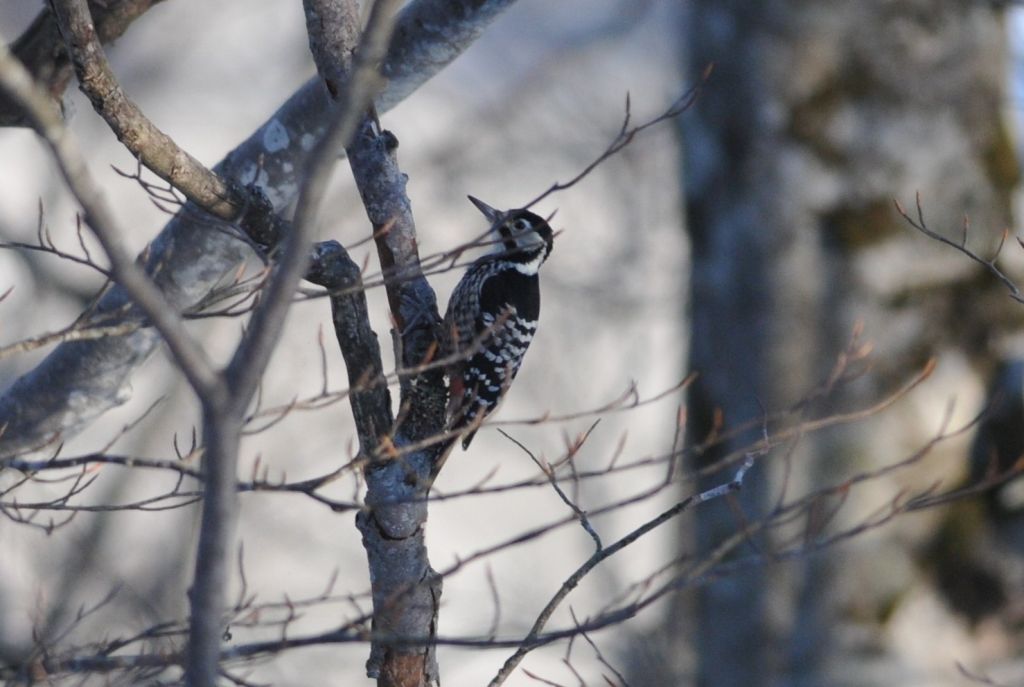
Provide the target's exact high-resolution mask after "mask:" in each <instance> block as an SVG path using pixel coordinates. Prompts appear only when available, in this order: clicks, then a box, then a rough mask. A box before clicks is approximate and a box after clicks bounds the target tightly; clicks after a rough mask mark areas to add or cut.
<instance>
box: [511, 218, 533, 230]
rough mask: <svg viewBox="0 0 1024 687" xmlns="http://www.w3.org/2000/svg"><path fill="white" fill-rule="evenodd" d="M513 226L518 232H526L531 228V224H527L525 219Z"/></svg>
mask: <svg viewBox="0 0 1024 687" xmlns="http://www.w3.org/2000/svg"><path fill="white" fill-rule="evenodd" d="M512 226H513V227H514V228H515V230H516V231H526V230H527V229H529V228H530V223H529V222H527V221H526V220H525V219H517V220H516V221H515V222H514V223H513V224H512Z"/></svg>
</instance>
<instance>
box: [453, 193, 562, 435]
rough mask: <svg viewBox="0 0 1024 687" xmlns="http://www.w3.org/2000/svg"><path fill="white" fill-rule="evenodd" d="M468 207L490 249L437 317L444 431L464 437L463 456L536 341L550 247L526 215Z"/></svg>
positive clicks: (538, 223) (546, 229) (542, 225)
mask: <svg viewBox="0 0 1024 687" xmlns="http://www.w3.org/2000/svg"><path fill="white" fill-rule="evenodd" d="M469 200H470V201H472V203H473V205H475V206H476V207H477V209H478V210H480V212H482V213H483V214H484V217H486V218H487V220H488V221H489V222H490V223H491V229H490V234H491V235H492V238H493V240H494V242H495V247H494V250H493V251H492V252H491V253H489V254H487V255H485V256H483V257H482V258H479V259H478V260H476V261H475V262H473V264H471V265H470V266H469V268H468V269H467V270H466V273H465V274H464V275H463V277H462V279H461V280H460V281H459V283H458V285H457V286H456V287H455V290H454V291H453V292H452V296H451V298H450V299H449V301H448V311H447V312H446V313H445V316H444V332H443V346H444V348H443V351H444V353H445V355H446V357H449V358H452V359H453V362H452V363H450V364H449V366H448V369H447V372H448V379H449V398H448V410H447V428H448V431H450V432H459V431H460V430H466V431H468V433H467V434H465V436H464V437H463V439H462V448H463V449H466V448H468V447H469V443H470V442H471V441H472V440H473V435H475V434H476V430H477V428H478V427H479V426H480V423H481V422H482V421H483V419H484V418H485V417H486V416H487V415H488V414H489V413H491V411H493V410H494V409H495V408H496V407H497V405H498V404H499V403H500V402H501V399H502V397H503V396H504V394H505V392H506V391H507V390H508V387H509V385H510V384H511V383H512V380H513V379H515V376H516V373H517V372H518V371H519V366H520V364H522V362H523V356H524V355H525V354H526V349H527V348H528V347H529V346H530V341H532V340H533V336H534V334H536V333H537V320H538V317H539V316H540V283H539V280H538V278H537V273H538V271H539V270H540V266H541V265H543V264H544V261H545V260H547V257H548V255H550V254H551V247H552V244H553V240H554V234H553V232H552V231H551V227H550V226H549V225H548V223H547V221H546V220H544V219H543V218H541V217H538V216H537V215H535V214H533V213H532V212H530V211H529V210H522V209H518V210H507V211H505V212H501V211H499V210H495V209H494V208H492V207H491V206H489V205H487V204H486V203H483V202H481V201H479V200H477V199H476V198H474V197H473V196H469Z"/></svg>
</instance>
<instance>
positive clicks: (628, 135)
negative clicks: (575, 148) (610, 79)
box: [523, 64, 714, 208]
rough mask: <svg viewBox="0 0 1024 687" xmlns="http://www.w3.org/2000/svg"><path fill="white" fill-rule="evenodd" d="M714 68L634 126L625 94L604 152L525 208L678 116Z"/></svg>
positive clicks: (706, 70) (573, 183) (562, 188)
mask: <svg viewBox="0 0 1024 687" xmlns="http://www.w3.org/2000/svg"><path fill="white" fill-rule="evenodd" d="M713 68H714V65H713V64H709V65H708V66H707V67H706V68H705V69H704V73H703V74H702V75H701V78H700V81H698V82H697V84H696V85H695V86H692V87H690V88H689V89H687V90H686V91H685V92H684V93H683V94H682V95H680V96H679V97H678V98H677V99H676V100H675V101H674V102H673V103H672V104H671V105H669V106H668V108H666V109H665V110H664V111H663V112H662V113H661V114H659V115H657V116H655V117H652V118H651V119H648V120H647V121H645V122H643V123H641V124H637V125H636V126H633V127H630V125H629V124H630V119H631V118H632V111H631V108H630V99H629V94H628V93H627V94H626V113H625V116H624V117H623V120H622V126H621V127H620V128H619V133H618V135H617V136H616V137H615V138H614V139H613V140H612V142H611V143H609V144H608V147H607V148H605V150H604V152H603V153H601V154H600V155H598V156H597V157H596V158H595V159H594V161H593V162H591V163H590V164H589V165H587V166H586V167H584V168H583V170H582V171H581V172H580V173H579V174H577V175H576V176H574V177H573V178H572V179H569V181H564V182H555V183H554V184H552V185H551V186H550V187H549V188H548V189H547V190H546V191H544V192H543V193H541V194H540V195H539V196H537V197H536V198H534V199H533V200H531V201H530V202H529V203H527V204H526V205H524V206H523V207H525V208H530V207H533V206H534V205H536V204H537V203H539V202H540V201H542V200H544V199H545V198H547V197H548V196H550V195H551V194H552V193H557V192H559V191H564V190H566V189H568V188H572V187H573V186H575V185H576V184H578V183H579V182H581V181H583V179H585V178H586V177H587V176H589V175H590V173H591V172H593V171H594V170H595V169H597V168H598V167H599V166H601V165H602V164H603V163H604V162H605V161H606V160H607V159H608V158H610V157H612V156H613V155H615V154H616V153H618V152H619V151H621V150H622V149H623V148H625V147H626V146H628V145H629V144H630V143H632V142H633V139H634V138H636V136H637V134H639V133H641V132H643V131H644V130H646V129H649V128H651V127H652V126H656V125H657V124H660V123H661V122H664V121H665V120H668V119H673V118H675V117H678V116H679V115H681V114H682V113H684V112H686V111H687V110H688V109H690V107H691V106H692V105H693V104H694V103H695V102H697V98H698V97H699V96H700V92H701V90H702V89H703V88H704V84H705V83H707V80H708V79H709V78H711V72H712V70H713Z"/></svg>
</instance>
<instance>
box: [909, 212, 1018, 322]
mask: <svg viewBox="0 0 1024 687" xmlns="http://www.w3.org/2000/svg"><path fill="white" fill-rule="evenodd" d="M893 204H894V205H895V206H896V212H898V213H900V215H901V216H902V217H903V219H905V220H906V221H907V223H908V224H910V226H912V227H913V228H914V229H916V230H917V231H919V232H921V233H922V234H924V235H925V236H927V237H928V238H930V239H932V240H933V241H938V242H939V243H942V244H945V245H947V246H950V247H951V248H955V249H956V250H957V251H959V252H960V253H962V254H964V255H966V256H967V257H968V258H970V259H971V260H973V261H974V262H976V263H978V264H979V265H981V266H982V267H984V268H985V269H987V270H988V271H989V272H990V273H991V274H992V276H994V277H995V278H996V279H998V280H999V281H1000V282H1002V284H1003V285H1004V286H1005V287H1006V289H1007V291H1009V292H1010V298H1012V299H1013V300H1015V301H1017V302H1018V303H1024V293H1021V290H1020V288H1019V287H1018V286H1017V284H1016V283H1015V282H1014V281H1013V280H1012V279H1010V278H1009V277H1008V276H1006V274H1005V273H1004V272H1003V271H1002V270H1000V269H999V268H998V267H997V266H996V259H997V258H998V257H999V254H1000V253H1001V252H1002V250H1003V245H1004V244H1005V243H1006V238H1007V235H1008V234H1009V230H1008V229H1004V230H1003V234H1002V237H1001V238H1000V239H999V246H997V247H996V250H995V252H994V253H993V255H992V257H991V258H983V257H981V256H980V255H978V254H977V253H975V252H974V251H973V250H972V249H970V248H968V247H967V235H968V233H969V231H970V221H969V220H968V219H967V218H966V217H964V220H963V233H962V235H961V239H960V240H959V241H952V240H950V239H948V238H946V237H945V236H943V235H942V234H940V233H938V232H936V231H933V230H932V229H930V228H929V227H928V224H927V223H926V222H925V220H924V209H923V208H922V206H921V194H920V193H918V194H916V196H915V205H916V207H917V212H916V217H911V216H910V214H909V213H908V212H907V211H906V209H904V207H903V205H901V204H900V202H899V201H898V200H896V199H893Z"/></svg>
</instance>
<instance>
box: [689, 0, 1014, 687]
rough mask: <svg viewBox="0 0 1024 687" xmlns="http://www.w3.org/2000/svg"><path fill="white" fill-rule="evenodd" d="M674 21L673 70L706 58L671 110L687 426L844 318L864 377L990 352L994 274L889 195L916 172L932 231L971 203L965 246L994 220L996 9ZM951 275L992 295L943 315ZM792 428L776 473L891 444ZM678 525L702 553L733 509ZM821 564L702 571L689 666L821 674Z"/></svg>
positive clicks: (820, 362) (998, 126)
mask: <svg viewBox="0 0 1024 687" xmlns="http://www.w3.org/2000/svg"><path fill="white" fill-rule="evenodd" d="M687 21H688V26H687V27H686V28H687V41H688V43H687V47H688V51H689V52H688V55H687V59H688V62H689V67H690V71H691V73H692V74H698V73H700V71H701V70H702V69H703V68H704V67H705V66H706V65H707V63H709V62H714V63H715V73H714V75H713V76H712V78H711V80H710V83H709V84H708V87H707V88H706V90H705V92H704V94H703V95H702V97H701V98H700V99H699V100H698V103H697V105H696V107H695V110H694V112H693V115H692V116H691V117H688V118H685V119H683V120H682V135H683V138H684V141H685V147H686V170H685V171H686V185H687V188H686V193H687V203H688V204H687V227H688V231H689V233H690V237H691V240H692V244H693V273H692V278H691V284H692V303H693V305H692V307H693V311H692V341H691V351H692V354H691V355H692V360H691V367H692V369H693V370H695V371H698V372H699V373H700V377H699V378H698V381H697V382H696V383H695V384H694V386H693V387H691V394H690V398H689V409H690V417H691V422H690V427H689V429H690V438H691V441H697V440H700V439H701V438H703V436H704V435H705V433H706V432H707V431H708V430H709V428H710V427H711V423H712V418H713V417H714V414H715V413H716V411H718V410H721V412H722V416H723V418H724V422H725V425H726V427H728V426H731V425H735V424H738V423H742V422H745V421H751V420H754V421H756V420H757V419H758V418H759V417H760V416H761V415H762V413H763V412H764V409H767V410H769V411H772V410H781V409H783V408H785V407H786V406H787V405H788V404H791V403H793V402H794V401H796V400H798V399H799V398H800V397H801V394H803V393H805V392H806V391H808V390H809V389H810V388H811V387H812V385H813V384H814V383H815V382H817V381H818V380H820V379H822V378H823V376H824V373H825V372H826V371H827V370H828V368H829V367H830V366H831V364H832V363H833V361H834V359H835V356H836V354H837V353H838V352H839V351H840V350H841V349H842V348H843V344H844V342H845V341H846V340H847V339H848V338H849V336H850V332H851V331H852V328H853V322H854V321H855V320H857V319H863V320H864V321H865V322H866V331H867V338H869V339H871V340H872V341H874V342H875V343H876V350H877V353H876V355H875V359H876V360H877V366H876V372H877V374H876V375H875V376H874V377H873V378H872V381H871V383H870V384H867V385H865V387H868V388H866V389H865V391H867V392H869V393H870V391H871V387H874V388H875V389H878V388H891V382H892V381H893V380H896V379H905V378H906V377H908V376H909V375H910V374H911V372H912V371H913V370H914V369H915V366H918V365H919V364H920V363H921V362H922V361H923V360H924V359H926V358H927V356H929V355H931V354H933V353H936V352H939V351H941V350H943V349H946V348H957V349H959V350H961V351H963V352H965V353H966V354H967V355H968V356H969V357H971V358H972V359H974V360H978V361H984V360H987V359H988V358H989V357H990V356H991V354H992V351H991V348H990V346H989V344H990V342H991V332H992V331H993V330H994V329H995V326H994V324H993V323H994V322H998V321H1003V322H1004V323H1005V322H1013V321H1019V320H1018V319H1017V318H1019V315H1014V314H1013V311H1012V306H1011V305H1010V303H1011V302H1010V300H1009V299H1008V298H1005V297H1003V298H1002V299H1001V300H1000V299H999V298H998V297H995V298H993V297H992V294H998V292H999V288H1000V287H998V286H996V285H995V284H994V283H990V282H989V281H987V280H985V279H984V278H983V277H980V276H979V275H980V274H981V272H982V270H980V269H979V268H977V266H972V265H970V264H969V262H968V261H966V260H964V259H963V258H962V256H955V255H951V254H948V253H946V252H945V251H944V250H943V249H942V247H940V246H937V245H933V244H930V243H929V242H928V241H927V240H926V239H924V238H923V237H922V236H921V235H919V234H916V233H914V232H913V231H912V230H910V229H909V228H908V227H907V226H906V225H905V223H903V221H902V220H901V218H900V217H899V216H898V215H897V214H896V213H895V212H894V211H893V209H892V200H891V199H892V198H894V197H895V198H899V199H902V200H903V202H904V204H907V205H912V204H913V198H914V194H915V192H917V191H920V192H921V193H922V196H923V198H924V202H925V208H926V211H927V214H928V216H929V217H930V218H931V219H932V220H933V224H934V225H935V227H933V228H938V227H939V226H940V225H941V226H942V227H944V228H947V229H949V230H952V231H956V232H958V231H959V218H961V217H962V216H963V214H964V213H968V214H969V215H971V218H972V225H973V226H974V227H976V230H975V232H976V234H975V235H973V236H972V243H973V244H974V245H976V246H977V247H978V249H979V250H981V251H984V250H985V246H986V245H991V239H992V236H993V234H994V233H997V232H1000V231H1001V230H1002V228H1003V227H1004V226H1006V223H1007V222H1008V221H1009V200H1008V199H1009V193H1010V189H1011V187H1012V186H1013V184H1014V183H1015V182H1016V165H1015V162H1014V161H1013V151H1012V148H1011V146H1010V145H1009V142H1008V137H1007V135H1006V130H1005V128H1004V124H1003V122H1002V121H1001V119H1000V106H1001V104H1002V102H1003V98H1004V92H1003V90H1004V88H1003V81H1004V70H1005V60H1004V57H1005V55H1004V43H1005V39H1004V36H1003V26H1002V22H1001V16H1000V13H999V12H998V11H997V10H995V9H993V8H992V5H990V4H988V3H962V2H956V1H954V0H906V1H904V2H882V1H881V0H872V1H870V2H860V3H849V2H843V1H842V0H832V1H828V2H811V3H809V2H800V1H798V0H787V1H783V2H773V3H754V4H751V3H747V2H741V1H739V0H731V1H727V2H722V1H721V0H693V2H692V3H691V13H690V15H689V17H688V19H687ZM986 242H987V243H986ZM965 287H969V288H973V289H975V291H974V292H973V293H974V294H976V298H978V299H979V300H978V301H977V302H986V304H987V301H988V300H989V299H991V301H992V303H993V305H994V307H992V308H990V309H987V310H983V309H982V308H981V307H978V308H977V309H975V308H968V309H967V310H966V312H965V311H963V310H961V311H960V312H958V303H961V300H960V299H961V297H958V293H960V292H962V290H963V289H964V288H965ZM814 412H816V413H819V414H820V413H824V412H828V408H826V407H820V408H816V409H814ZM754 434H756V433H754ZM754 434H749V433H748V434H746V435H741V436H739V437H737V438H736V440H734V441H730V442H728V443H727V444H726V445H724V446H722V447H721V450H716V451H713V452H710V453H708V454H705V455H704V456H702V457H701V462H702V464H710V463H712V462H713V461H714V460H715V459H716V457H718V456H720V455H723V454H724V453H725V452H728V451H731V450H734V449H736V448H739V447H741V446H743V445H745V444H748V443H750V442H751V440H752V439H753V438H754ZM893 441H894V443H895V442H896V437H893ZM804 446H805V449H808V450H806V455H804V456H802V457H801V458H800V460H801V462H800V463H799V467H798V468H797V473H798V474H796V475H795V476H793V477H792V478H791V480H792V481H791V484H790V488H802V487H806V486H809V485H813V484H821V483H825V482H826V481H827V482H828V483H835V482H837V481H839V480H840V479H841V476H842V475H844V474H849V472H850V470H853V469H857V468H861V469H862V468H864V467H865V466H868V465H870V464H871V461H872V460H876V459H879V460H880V459H884V458H886V457H889V458H891V457H892V455H891V454H890V455H889V456H878V457H874V456H869V455H865V453H864V451H865V447H866V445H865V441H864V440H863V439H856V440H855V439H853V438H852V437H851V436H849V435H844V434H843V433H835V434H833V435H831V436H829V437H826V438H824V439H822V440H820V441H819V442H818V443H817V444H816V445H815V446H813V449H812V447H810V445H809V443H808V442H805V444H804ZM804 460H807V461H810V462H806V463H805V462H802V461H804ZM769 465H770V463H769ZM768 477H769V475H767V474H764V472H762V474H761V475H760V476H758V475H752V476H751V478H749V479H748V481H747V483H746V486H745V488H744V491H743V493H742V501H741V503H742V507H743V509H744V512H745V515H746V517H748V518H757V517H759V516H760V515H762V514H763V513H764V509H765V507H766V505H767V504H768V503H769V501H770V499H771V498H772V497H773V496H774V495H775V492H774V491H772V490H771V487H772V484H771V481H770V480H769V479H768ZM697 527H698V534H697V539H698V546H699V547H700V548H701V549H702V550H705V551H706V550H707V549H708V548H709V547H711V546H713V545H714V544H715V543H716V542H718V541H720V540H721V539H722V538H723V536H725V535H726V534H728V533H732V532H735V531H736V530H737V529H738V528H739V527H740V522H739V521H738V520H737V518H736V516H735V514H734V513H733V512H731V511H730V510H729V509H728V508H707V509H703V510H699V511H698V525H697ZM758 545H759V546H769V547H770V542H767V541H765V540H759V541H758ZM744 553H746V554H748V555H749V554H750V553H751V551H749V550H748V551H745V552H744ZM840 561H841V559H840V558H837V557H834V556H830V557H829V558H823V559H820V562H810V563H807V564H806V569H805V570H804V571H803V578H804V581H805V582H804V586H803V589H802V590H798V591H796V592H795V593H794V592H793V590H792V588H788V587H789V585H790V584H792V582H788V583H785V584H783V583H780V582H779V577H780V576H779V575H774V574H773V575H772V576H771V577H769V575H768V571H767V569H766V567H762V568H760V569H757V570H754V571H751V572H748V573H744V574H742V575H734V576H730V577H729V578H727V579H723V580H718V581H714V582H710V583H709V584H708V585H707V586H706V587H705V588H704V589H702V590H701V592H700V593H699V597H698V599H697V607H698V608H697V612H696V618H695V621H694V632H695V633H696V637H695V642H696V649H697V662H698V666H697V676H698V679H697V684H699V685H707V686H718V685H746V686H750V687H754V686H757V685H767V684H786V681H785V680H784V679H783V680H780V676H788V677H790V678H792V679H793V680H794V682H800V683H801V684H815V685H824V684H829V680H830V679H834V678H829V677H828V675H826V672H824V671H823V672H818V669H819V667H820V666H822V665H823V664H824V662H825V661H826V660H827V658H826V657H827V656H828V655H829V654H831V653H834V652H837V651H839V652H841V651H842V650H843V649H842V647H837V646H836V645H835V644H834V643H833V642H834V637H833V635H832V632H833V631H834V629H835V628H836V627H837V622H838V617H837V612H838V611H837V609H838V607H839V605H840V604H841V603H842V602H843V600H842V599H840V598H837V595H836V594H834V591H833V590H834V589H835V588H836V576H837V575H841V574H842V565H841V562H840ZM793 597H795V598H796V600H795V601H794V600H793ZM865 601H866V603H868V604H872V603H876V602H879V603H880V602H881V601H880V600H878V599H867V600H865ZM680 603H683V602H682V601H681V602H680ZM793 603H795V604H796V606H795V608H794V607H793V606H792V605H791V604H793ZM673 615H674V616H678V615H679V614H678V613H676V614H673ZM786 617H791V618H793V620H792V623H791V624H787V623H786V622H784V621H780V620H779V619H780V618H786ZM674 629H676V630H678V625H675V626H674ZM787 638H788V639H787ZM833 675H834V673H833ZM801 679H802V680H803V682H801Z"/></svg>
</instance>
